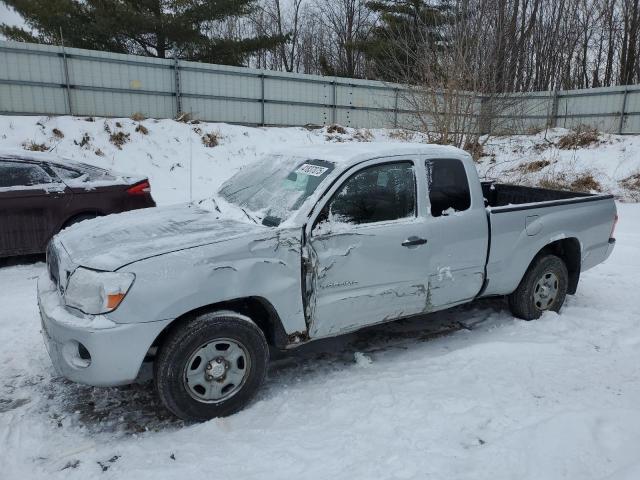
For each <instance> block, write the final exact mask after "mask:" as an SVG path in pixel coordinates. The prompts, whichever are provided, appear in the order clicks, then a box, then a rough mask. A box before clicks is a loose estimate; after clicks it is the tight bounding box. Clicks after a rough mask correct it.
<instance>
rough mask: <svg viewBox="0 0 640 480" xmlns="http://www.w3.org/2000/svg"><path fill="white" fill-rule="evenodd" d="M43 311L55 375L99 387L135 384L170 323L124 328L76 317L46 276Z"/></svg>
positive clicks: (41, 281) (98, 319) (97, 318)
mask: <svg viewBox="0 0 640 480" xmlns="http://www.w3.org/2000/svg"><path fill="white" fill-rule="evenodd" d="M38 306H39V307H40V319H41V322H42V335H43V337H44V341H45V345H46V347H47V350H48V352H49V356H50V357H51V361H52V362H53V366H54V367H55V369H56V370H57V371H58V373H60V374H61V375H63V376H64V377H66V378H68V379H69V380H72V381H74V382H78V383H84V384H86V385H93V386H96V387H106V386H114V385H123V384H127V383H131V382H133V381H134V380H135V379H136V377H137V376H138V372H139V370H140V366H141V365H142V361H143V360H144V357H145V355H146V354H147V352H148V351H149V348H150V347H151V344H152V343H153V341H154V340H155V339H156V338H157V336H158V335H159V334H160V332H161V331H162V330H163V329H164V328H165V327H166V326H167V325H168V324H169V323H170V322H171V320H163V321H158V322H148V323H131V324H119V323H115V322H113V321H111V320H109V319H108V318H107V317H106V316H104V315H79V314H74V313H71V312H70V311H69V310H68V309H67V308H66V306H65V305H64V302H63V300H62V297H61V296H60V294H59V293H58V290H57V289H56V287H55V284H54V283H53V282H52V281H51V279H50V278H49V276H48V275H47V274H46V273H45V274H43V275H42V276H41V277H40V278H39V279H38Z"/></svg>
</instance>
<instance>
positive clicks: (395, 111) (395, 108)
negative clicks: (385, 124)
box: [393, 88, 398, 128]
mask: <svg viewBox="0 0 640 480" xmlns="http://www.w3.org/2000/svg"><path fill="white" fill-rule="evenodd" d="M394 92H395V101H394V104H393V128H398V89H397V88H394Z"/></svg>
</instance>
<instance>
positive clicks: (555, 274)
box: [508, 255, 569, 320]
mask: <svg viewBox="0 0 640 480" xmlns="http://www.w3.org/2000/svg"><path fill="white" fill-rule="evenodd" d="M568 284H569V274H568V272H567V267H566V265H565V264H564V262H563V261H562V259H560V258H559V257H557V256H555V255H544V256H540V257H538V258H537V259H536V260H534V262H533V263H532V264H531V266H530V267H529V270H527V273H525V274H524V277H523V278H522V281H521V282H520V285H518V288H517V289H516V291H515V292H513V293H512V294H511V295H509V297H508V299H509V308H510V309H511V313H513V315H515V316H516V317H519V318H522V319H524V320H534V319H536V318H540V316H541V315H542V312H544V311H546V310H551V311H554V312H558V311H560V308H561V307H562V304H563V303H564V300H565V298H566V296H567V286H568Z"/></svg>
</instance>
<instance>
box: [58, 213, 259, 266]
mask: <svg viewBox="0 0 640 480" xmlns="http://www.w3.org/2000/svg"><path fill="white" fill-rule="evenodd" d="M265 229H268V227H264V226H262V225H256V224H254V223H249V222H241V221H238V220H232V219H229V218H225V217H224V216H223V215H222V214H221V213H218V212H216V213H214V212H210V211H208V210H204V209H202V208H199V207H197V206H194V205H192V204H185V205H176V206H170V207H157V208H146V209H142V210H134V211H131V212H126V213H120V214H116V215H108V216H106V217H100V218H96V219H93V220H86V221H84V222H81V223H79V224H76V225H73V226H71V227H69V228H67V229H65V230H63V231H62V232H61V233H59V234H58V235H57V236H56V241H57V242H59V243H60V244H62V246H63V247H64V249H65V250H66V252H67V254H68V255H69V257H70V260H71V261H72V262H73V263H74V264H75V265H78V266H84V267H89V268H94V269H96V270H117V269H118V268H120V267H122V266H124V265H127V264H129V263H132V262H136V261H139V260H143V259H145V258H150V257H155V256H158V255H162V254H165V253H169V252H175V251H178V250H184V249H188V248H193V247H198V246H201V245H207V244H211V243H218V242H222V241H225V240H231V239H234V238H237V237H244V236H246V235H247V234H250V233H259V232H261V231H264V230H265Z"/></svg>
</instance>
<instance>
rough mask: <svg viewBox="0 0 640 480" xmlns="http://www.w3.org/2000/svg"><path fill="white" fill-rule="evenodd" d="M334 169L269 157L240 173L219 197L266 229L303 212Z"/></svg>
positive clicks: (317, 162)
mask: <svg viewBox="0 0 640 480" xmlns="http://www.w3.org/2000/svg"><path fill="white" fill-rule="evenodd" d="M334 167H335V165H334V164H333V163H331V162H328V161H326V160H309V159H301V158H295V157H287V156H284V155H267V156H265V157H264V158H263V159H262V160H260V161H258V162H256V163H254V164H252V165H249V166H247V167H245V168H243V169H241V170H240V171H239V172H238V173H236V174H235V175H234V176H233V177H231V178H230V179H229V180H227V181H226V182H225V183H224V184H223V185H222V187H220V191H219V192H218V193H219V194H220V195H221V196H222V197H223V198H224V199H225V200H226V201H228V202H229V203H232V204H234V205H237V206H239V207H241V208H243V209H245V210H248V211H249V212H251V213H252V214H253V215H254V216H256V217H258V218H259V219H260V220H261V221H262V223H263V224H264V225H269V226H277V225H279V224H280V223H281V222H283V221H284V220H286V219H287V218H289V217H290V216H291V214H292V213H293V212H294V211H296V210H298V208H300V206H301V205H302V204H303V202H304V201H305V200H306V199H307V198H309V196H310V195H311V194H313V192H314V191H315V190H316V188H317V187H318V185H320V183H321V182H322V181H323V180H324V179H325V178H326V177H327V176H328V175H329V174H330V173H331V171H332V170H333V168H334Z"/></svg>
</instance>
